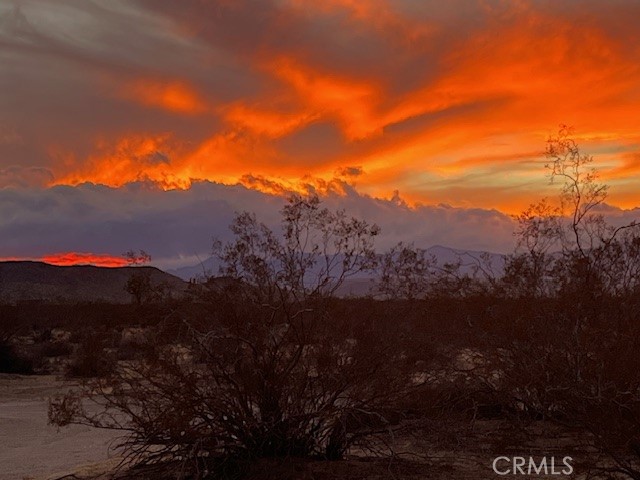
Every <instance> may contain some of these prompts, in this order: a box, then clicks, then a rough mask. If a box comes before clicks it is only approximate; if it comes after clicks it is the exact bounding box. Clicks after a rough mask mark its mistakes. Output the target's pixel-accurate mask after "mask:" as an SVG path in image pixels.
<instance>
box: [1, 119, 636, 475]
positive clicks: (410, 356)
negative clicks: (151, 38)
mask: <svg viewBox="0 0 640 480" xmlns="http://www.w3.org/2000/svg"><path fill="white" fill-rule="evenodd" d="M547 158H548V160H549V163H548V166H547V168H548V173H549V175H550V178H551V180H552V181H553V182H554V183H555V184H557V185H558V187H559V193H560V194H559V197H558V198H557V199H553V198H551V199H543V200H541V201H540V202H538V203H535V204H533V205H532V206H531V207H530V208H528V209H527V210H525V211H524V212H523V213H522V214H520V215H519V216H517V217H516V218H515V220H516V223H517V229H516V232H515V235H516V238H517V250H516V251H515V252H514V253H513V254H512V255H510V256H508V258H507V260H506V264H505V266H504V270H503V271H501V272H499V273H494V267H495V266H494V265H491V264H490V262H489V259H488V258H478V259H476V260H477V262H476V265H475V267H474V268H472V269H471V270H469V269H466V270H463V269H462V268H461V263H453V264H450V265H439V264H438V263H437V262H436V261H435V259H432V258H429V257H428V255H427V254H426V253H425V251H424V250H421V249H419V248H416V247H415V246H414V245H412V244H406V243H402V244H399V245H397V246H395V247H393V248H392V249H390V250H388V251H387V252H384V253H379V252H378V251H377V250H376V248H375V241H376V238H377V237H378V235H379V228H378V227H377V226H375V225H371V224H369V223H367V222H366V221H363V220H360V219H356V218H352V217H349V216H348V215H346V213H345V212H342V211H330V210H328V209H327V208H325V207H324V206H323V204H322V202H321V200H320V199H319V198H318V197H316V196H313V195H312V196H308V197H306V196H293V197H291V198H290V199H289V202H288V203H287V205H286V206H285V207H284V209H283V211H282V224H281V228H280V229H279V230H272V229H270V228H268V227H267V226H266V225H264V224H262V223H260V222H259V221H258V219H257V218H256V217H255V216H254V215H252V214H251V213H247V212H244V213H239V214H238V215H237V216H236V218H235V219H234V221H233V223H232V225H231V231H232V233H233V240H232V241H231V242H228V243H226V244H223V243H220V242H216V243H215V245H214V251H215V253H216V255H218V256H219V258H220V259H221V260H222V264H223V265H224V267H223V269H222V271H221V272H220V276H218V277H212V278H209V279H206V280H204V281H202V282H198V283H192V284H191V285H190V288H189V296H188V297H185V298H181V299H171V298H166V297H163V296H162V295H159V296H153V295H146V294H142V293H141V294H140V295H139V297H136V295H135V292H138V293H139V290H138V289H137V287H138V286H140V285H142V287H145V285H146V283H145V281H144V279H134V280H135V281H134V280H132V282H131V284H130V285H128V286H127V288H130V289H131V293H132V295H133V296H134V297H136V298H135V301H134V302H132V304H131V305H120V306H100V305H76V306H72V305H67V306H55V305H29V306H23V307H1V308H2V310H1V312H2V314H3V316H2V319H3V323H2V324H3V325H4V326H6V325H10V324H11V325H14V326H19V327H20V331H19V332H13V331H12V332H11V335H9V334H8V333H7V334H4V336H2V337H0V367H1V368H2V369H3V371H5V372H14V371H16V372H17V371H18V370H20V369H22V370H23V371H22V373H31V372H33V371H34V370H33V369H34V368H36V370H37V366H38V365H42V364H43V362H41V361H34V360H37V358H35V357H33V355H36V356H38V355H39V356H40V357H46V358H49V359H53V360H55V362H57V363H56V365H59V368H60V370H59V373H64V374H66V375H67V376H68V377H71V378H74V379H77V380H78V381H79V382H80V388H78V389H75V390H73V391H70V392H69V393H68V394H66V395H63V396H60V397H55V398H52V399H51V400H50V408H49V419H50V421H51V423H53V424H55V425H58V426H61V427H62V426H65V425H69V424H84V425H91V426H95V427H100V428H107V429H114V430H119V431H121V432H122V440H121V443H120V447H121V451H122V453H123V455H124V461H123V466H122V471H121V472H120V475H121V477H122V478H138V479H142V478H153V479H162V478H179V479H206V478H243V477H244V478H260V477H259V475H257V473H256V468H257V467H256V465H263V466H264V465H282V464H283V463H286V464H287V465H290V466H291V468H292V469H296V468H298V467H299V466H300V465H301V464H302V463H304V462H307V463H308V464H309V465H311V464H312V465H313V467H309V468H312V469H316V467H317V465H338V464H340V463H338V464H337V463H335V462H336V461H339V460H343V459H346V458H356V457H357V458H370V459H374V458H377V459H382V458H383V459H386V460H385V461H386V462H389V461H390V460H393V462H392V463H393V465H395V467H394V468H396V467H398V468H400V470H394V469H393V468H391V469H389V468H387V467H388V465H389V463H386V464H385V465H387V467H385V468H384V469H383V470H384V471H385V472H391V473H393V472H395V474H397V475H400V476H401V477H402V478H411V476H412V475H413V473H411V472H412V467H411V463H410V462H411V461H413V460H415V459H417V458H422V460H423V461H425V462H426V463H425V464H426V465H429V461H430V460H429V458H430V457H429V455H428V452H431V453H433V452H434V451H437V450H438V449H439V448H440V449H445V448H446V449H454V450H455V449H456V448H458V449H461V450H460V454H461V455H463V456H464V455H465V454H467V455H468V454H469V452H470V451H472V450H473V449H474V448H478V449H479V448H480V447H479V446H478V445H474V444H469V443H468V441H467V440H465V439H467V438H469V435H470V432H473V431H474V429H476V428H477V425H478V424H479V422H485V423H487V424H490V425H493V426H495V429H494V430H493V431H492V439H491V442H493V443H492V445H494V447H495V449H496V450H495V451H496V452H497V453H504V452H505V451H509V449H511V451H514V449H517V448H518V447H519V446H521V445H524V444H527V442H531V441H533V440H535V436H536V435H539V434H540V431H541V430H544V431H548V432H553V435H556V433H557V432H558V431H562V432H568V433H567V435H569V434H570V435H569V437H568V438H569V440H567V441H566V445H565V447H564V448H565V450H564V451H563V453H566V454H572V455H575V456H576V458H578V460H579V466H580V469H581V470H582V471H583V472H584V473H585V474H586V473H588V474H589V475H591V476H592V477H593V478H598V477H599V478H611V476H612V475H613V476H618V477H620V478H632V479H638V478H640V423H639V422H640V421H639V420H638V419H640V368H639V367H640V365H639V364H638V357H637V353H636V352H637V351H638V349H639V347H640V344H639V343H640V331H638V329H639V328H640V327H639V325H640V296H639V293H640V283H639V282H640V277H639V274H640V230H639V228H640V227H638V226H637V225H636V224H635V223H630V224H626V225H615V226H614V225H609V224H608V223H607V222H606V220H605V218H604V216H603V214H602V212H603V211H604V206H605V200H606V195H607V187H606V186H605V185H603V184H601V183H599V180H598V176H597V173H596V172H595V170H593V169H592V159H591V157H590V156H588V155H585V154H583V153H582V152H581V151H580V149H579V147H578V145H577V144H576V142H575V141H574V140H573V139H572V137H571V134H570V131H569V130H568V129H566V128H562V129H561V130H560V132H559V133H558V135H557V136H554V137H553V138H551V139H550V140H549V143H548V148H547ZM358 275H369V276H372V277H373V276H374V277H376V278H377V282H376V283H375V285H374V286H373V288H372V291H371V295H369V296H368V297H366V298H339V297H337V296H336V292H337V291H338V289H339V288H340V286H341V285H343V283H344V282H345V281H346V280H347V279H349V278H352V277H356V276H358ZM134 287H135V288H134ZM145 288H146V287H145ZM145 288H143V289H142V290H140V291H143V290H144V291H146V290H145ZM8 319H11V320H10V321H8ZM34 319H38V320H37V321H34ZM65 332H66V333H65ZM20 339H23V340H24V339H31V343H29V342H27V341H22V342H21V341H20ZM30 352H31V355H32V358H30V357H29V355H30ZM21 362H26V363H21ZM49 363H50V364H51V363H52V362H49ZM34 365H35V366H36V367H34ZM49 368H51V367H49ZM535 432H537V433H535ZM465 442H467V443H465ZM487 442H488V440H487ZM540 449H541V451H542V452H544V445H543V446H540ZM485 453H486V452H485ZM490 456H491V455H489V457H490ZM328 461H329V462H332V463H330V464H329V463H326V462H328ZM323 462H324V463H323ZM402 462H405V463H402ZM406 462H408V463H406ZM371 465H373V464H371ZM423 465H424V464H423ZM294 466H295V468H294ZM274 468H275V467H274ZM318 468H319V467H318ZM326 468H328V469H330V468H334V467H326ZM335 468H338V467H335ZM372 468H373V467H372ZM402 468H404V469H405V470H402ZM421 468H422V467H421ZM313 471H314V472H315V471H316V470H313ZM327 471H328V470H327ZM362 471H364V470H362ZM367 472H368V473H367V475H369V474H371V475H373V473H372V472H369V471H367ZM391 473H389V474H391ZM414 473H415V472H414ZM420 474H422V475H424V474H425V472H424V469H422V470H421V471H420ZM287 475H289V477H287ZM314 475H315V474H314ZM344 475H345V478H349V477H348V475H349V474H347V473H344ZM282 476H283V478H285V477H287V478H298V477H296V476H295V475H294V474H292V473H290V474H286V475H284V474H283V475H282ZM265 478H266V477H265ZM314 478H316V477H314ZM317 478H324V477H322V475H321V474H319V475H317ZM326 478H330V475H329V476H327V477H326Z"/></svg>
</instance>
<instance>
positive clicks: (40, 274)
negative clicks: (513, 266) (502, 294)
mask: <svg viewBox="0 0 640 480" xmlns="http://www.w3.org/2000/svg"><path fill="white" fill-rule="evenodd" d="M427 254H428V255H431V256H432V257H433V258H434V259H435V261H436V263H437V265H439V266H444V265H445V264H447V263H457V262H460V264H461V272H462V273H471V272H472V271H473V268H474V266H476V265H478V264H479V263H480V262H482V264H483V266H484V267H488V268H489V269H491V270H492V271H493V274H494V275H498V276H499V275H501V274H502V272H503V270H504V263H505V256H504V255H500V254H495V253H485V252H476V251H466V250H455V249H452V248H447V247H443V246H439V245H437V246H434V247H431V248H429V249H427ZM219 267H220V262H219V260H217V259H216V258H214V257H211V258H208V259H206V260H205V261H203V262H202V263H201V264H200V265H193V266H190V267H183V268H179V269H176V270H169V271H167V272H164V271H162V270H159V269H157V268H155V267H148V266H137V267H118V268H106V267H95V266H89V265H77V266H69V267H62V266H55V265H49V264H47V263H43V262H32V261H9V262H0V303H5V304H6V303H10V304H15V303H20V302H29V301H45V302H99V301H104V302H108V303H129V302H131V301H132V296H131V294H129V293H128V292H127V291H125V285H126V283H127V281H128V280H129V278H130V277H131V275H132V274H134V273H138V274H139V273H144V274H146V275H149V279H150V282H151V285H153V286H157V285H159V284H161V283H164V284H166V285H167V286H168V289H169V290H170V291H171V293H172V294H173V295H174V296H179V295H180V294H181V293H182V292H184V290H185V289H186V287H187V281H189V280H191V279H202V278H204V277H211V276H218V275H219ZM374 279H375V276H374V275H371V274H360V275H357V276H354V277H350V278H349V279H347V280H346V281H345V282H344V284H343V285H342V286H341V287H340V289H339V290H338V291H337V292H336V293H337V294H338V295H339V296H361V295H365V294H367V293H370V291H371V287H372V286H373V282H374Z"/></svg>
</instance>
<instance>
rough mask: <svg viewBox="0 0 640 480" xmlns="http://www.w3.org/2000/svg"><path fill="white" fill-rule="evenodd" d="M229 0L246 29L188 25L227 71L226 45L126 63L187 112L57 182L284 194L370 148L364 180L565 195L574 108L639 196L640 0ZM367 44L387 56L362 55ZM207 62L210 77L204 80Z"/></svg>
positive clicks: (150, 104) (72, 162) (476, 201)
mask: <svg viewBox="0 0 640 480" xmlns="http://www.w3.org/2000/svg"><path fill="white" fill-rule="evenodd" d="M231 3H233V5H231V4H229V8H228V9H227V10H225V9H224V8H222V9H221V12H222V13H221V15H222V14H224V15H228V16H226V17H225V19H227V20H228V21H229V22H231V23H232V22H234V21H238V22H240V24H239V25H238V28H239V27H240V26H244V27H245V30H242V29H240V30H236V29H235V27H236V25H235V24H230V25H226V24H225V25H221V24H217V26H219V27H221V28H216V29H211V30H207V29H204V30H206V31H205V32H203V33H202V36H198V32H199V30H198V28H193V29H184V30H180V31H181V32H183V31H188V32H190V34H191V35H193V36H194V38H195V39H196V40H197V41H198V42H201V43H199V44H198V46H199V48H201V49H206V48H209V49H210V50H209V52H208V53H209V54H210V56H209V57H207V58H209V59H210V60H211V59H214V60H215V61H217V60H218V59H220V58H222V57H224V58H225V59H227V57H230V58H232V59H233V61H229V62H228V64H229V65H233V68H228V69H227V70H225V71H224V72H223V73H222V74H220V78H222V79H223V80H224V79H225V78H227V76H228V77H229V78H231V79H232V81H230V82H229V83H230V84H228V85H226V84H225V88H222V89H220V90H218V87H219V85H220V84H222V83H224V82H223V81H222V80H220V78H214V77H215V76H216V74H217V73H218V68H219V67H218V64H217V63H215V61H214V60H212V64H215V65H216V67H215V68H213V69H211V68H210V65H208V64H206V62H205V63H202V64H201V63H198V64H197V65H191V66H192V67H193V68H192V70H190V71H189V70H188V69H173V70H172V73H171V74H166V73H165V74H164V75H160V74H158V77H157V78H156V77H155V76H154V75H153V74H141V75H140V77H141V78H140V79H138V80H136V81H134V82H131V81H129V80H123V82H122V86H121V87H117V88H118V89H119V90H118V91H119V92H120V94H121V95H124V96H125V97H126V98H129V99H132V100H133V101H134V102H135V104H136V105H135V106H136V108H138V107H139V105H142V106H143V107H144V108H153V109H157V108H160V109H162V110H164V111H165V112H167V113H169V114H175V115H174V117H175V120H174V121H175V122H176V123H175V124H174V125H175V126H176V128H175V130H171V128H169V127H167V126H166V125H171V123H170V120H167V118H165V115H163V116H162V122H159V126H155V128H151V127H150V128H142V127H140V128H139V129H135V128H134V129H133V130H132V131H127V132H125V133H123V132H122V131H119V132H116V133H114V132H111V133H110V134H109V133H106V132H105V133H104V134H100V135H98V136H99V137H100V138H101V140H100V141H97V142H95V145H94V151H93V152H92V153H90V154H88V155H86V156H85V157H79V156H78V155H77V154H74V153H73V148H72V147H71V148H69V149H67V153H65V154H64V155H58V157H59V159H60V162H59V163H60V165H58V167H57V168H56V169H55V171H54V172H53V173H54V175H55V180H54V182H53V183H55V184H72V185H75V184H78V183H82V182H86V181H90V182H95V183H104V184H107V185H110V186H121V185H123V184H125V183H127V182H131V181H141V180H142V181H146V180H150V181H153V182H156V183H158V184H160V185H162V186H163V187H164V188H188V187H189V186H190V185H191V182H192V179H208V180H212V181H217V182H221V183H227V184H235V183H241V184H243V185H245V186H248V187H250V188H255V189H258V190H262V191H265V192H271V193H274V192H275V193H277V192H286V191H291V190H296V191H301V190H304V189H305V188H307V187H308V186H309V185H312V186H314V188H318V189H319V190H322V188H323V185H325V186H326V185H333V183H332V182H333V181H334V177H335V176H336V172H338V171H341V169H342V168H344V167H345V166H349V165H358V166H359V167H360V171H361V172H362V173H361V174H359V175H358V176H357V188H358V191H360V192H362V193H366V194H370V195H374V196H379V197H384V198H388V197H389V196H390V195H391V194H392V192H393V191H396V190H400V192H401V193H402V195H403V198H406V199H408V200H409V201H412V202H414V203H418V202H423V203H441V202H442V203H449V204H451V205H464V206H480V207H485V208H500V209H502V210H505V211H508V212H515V211H518V210H519V209H521V208H524V207H525V206H526V205H527V204H528V203H529V202H531V201H534V200H536V199H537V197H538V196H539V195H540V194H553V192H554V189H553V187H549V185H548V183H547V178H546V177H545V170H544V167H543V165H544V163H545V160H544V156H543V151H544V146H545V140H546V138H547V137H548V135H549V134H551V133H553V132H554V130H555V129H556V126H557V125H558V124H560V123H568V124H571V125H574V126H575V127H576V131H577V132H578V133H579V137H578V141H579V142H580V145H581V147H582V148H583V150H584V151H586V152H590V153H593V154H594V155H595V157H596V159H597V161H598V162H597V164H596V165H597V166H598V167H600V168H601V169H602V173H603V175H602V178H603V180H606V181H611V182H612V187H615V188H620V189H621V193H620V195H618V196H616V195H614V194H613V192H614V188H612V195H611V197H610V198H611V199H612V200H615V201H617V202H620V203H619V204H620V205H622V204H623V203H624V205H633V204H634V202H635V203H639V202H640V197H637V196H636V197H634V195H633V194H632V193H631V192H632V191H633V189H634V188H635V189H636V190H637V189H638V188H639V187H640V181H639V180H638V179H637V173H638V171H639V168H638V166H637V165H638V162H637V161H636V160H637V159H636V157H635V156H631V152H635V151H637V150H638V148H637V145H638V144H640V134H638V133H637V125H636V123H637V122H636V121H635V119H636V117H637V115H636V112H637V111H640V94H638V91H639V90H638V85H640V48H638V47H637V45H638V44H639V43H638V42H633V41H629V40H630V39H636V37H637V34H636V33H634V32H635V30H633V29H632V28H631V27H632V25H631V23H629V22H628V20H627V21H626V22H627V23H625V19H628V18H632V17H633V14H634V13H637V14H640V9H638V8H637V7H633V5H629V6H625V5H622V4H615V5H612V6H611V8H609V7H607V8H606V15H605V16H604V17H602V15H601V14H603V12H604V11H605V9H604V6H603V5H604V3H603V4H602V5H600V6H598V5H597V3H598V2H590V4H589V6H585V7H584V8H583V9H580V11H577V9H576V11H571V9H570V8H567V7H565V6H562V5H560V4H561V3H562V2H558V4H557V5H556V4H555V3H553V2H552V4H545V6H541V4H539V3H536V2H530V1H518V2H482V1H481V2H462V1H461V2H451V3H450V4H448V3H447V2H445V4H446V5H440V6H438V5H436V4H437V2H425V3H424V5H427V6H428V7H429V8H426V7H421V6H420V5H419V4H421V2H418V4H416V3H415V2H402V1H398V2H395V1H393V2H392V1H390V0H373V1H371V2H361V1H356V0H329V1H327V2H312V1H309V0H284V1H282V2H275V4H274V5H272V7H273V8H274V11H273V12H271V13H273V15H267V14H265V16H264V18H262V17H261V21H260V22H256V21H254V20H255V18H254V17H253V15H256V13H255V12H253V10H252V9H251V8H249V7H248V6H247V5H245V4H243V3H242V2H241V1H240V0H239V2H237V3H236V2H231ZM592 3H593V4H592ZM594 5H595V7H594ZM243 7H244V8H243ZM225 12H226V13H225ZM470 12H472V13H473V14H474V15H477V16H478V18H477V19H476V18H475V17H473V18H472V15H471V13H470ZM243 15H245V16H247V17H250V18H249V20H247V19H244V20H245V23H242V22H241V21H242V20H243V18H244V17H243ZM470 18H472V20H473V21H472V20H470ZM576 18H579V21H576ZM227 20H225V21H227ZM476 20H477V21H476ZM212 21H214V20H212ZM263 23H264V24H265V25H263ZM222 27H225V28H222ZM226 27H229V28H228V29H227V28H226ZM329 27H331V28H329ZM338 27H339V28H338ZM196 40H194V42H195V41H196ZM252 42H258V44H256V45H254V44H253V43H252ZM248 44H250V45H251V48H247V45H248ZM369 44H370V45H372V46H373V47H372V48H377V49H378V50H379V52H378V50H376V53H378V54H379V55H378V56H377V57H376V56H375V55H371V56H368V55H366V54H364V53H366V52H368V50H366V48H364V47H366V46H368V45H369ZM254 47H255V48H254ZM198 51H199V52H201V51H203V50H198ZM363 52H364V53H363ZM185 54H186V52H185ZM198 59H199V60H201V57H200V56H198ZM224 65H227V63H224ZM207 68H210V70H208V71H207V74H210V75H211V76H212V80H214V79H215V80H216V81H212V82H211V84H210V85H208V86H207V84H206V83H205V82H203V81H202V76H201V75H202V73H201V71H202V70H206V69H207ZM236 69H237V71H236ZM240 71H241V72H242V73H241V74H240V73H238V72H240ZM175 72H180V73H175ZM194 72H196V73H194ZM167 78H170V80H167ZM243 82H244V83H243ZM194 85H200V86H201V87H200V88H199V89H197V88H195V87H194ZM207 89H208V90H207ZM210 98H216V99H217V101H216V104H215V105H213V104H211V102H210V100H208V99H210ZM223 99H224V100H223ZM205 113H206V115H201V116H199V115H200V114H205ZM185 115H191V116H192V117H191V118H189V119H188V121H189V122H190V123H189V126H190V125H191V124H192V123H193V125H195V126H197V129H196V130H197V131H198V132H197V134H194V135H193V138H192V137H190V138H189V139H188V140H187V139H184V138H181V137H180V133H178V130H180V128H183V127H184V122H185ZM167 117H168V118H173V117H172V116H171V115H168V116H167ZM165 122H166V123H165ZM168 132H171V133H168ZM52 170H54V169H52ZM338 190H339V189H338ZM634 198H635V199H636V200H633V199H634Z"/></svg>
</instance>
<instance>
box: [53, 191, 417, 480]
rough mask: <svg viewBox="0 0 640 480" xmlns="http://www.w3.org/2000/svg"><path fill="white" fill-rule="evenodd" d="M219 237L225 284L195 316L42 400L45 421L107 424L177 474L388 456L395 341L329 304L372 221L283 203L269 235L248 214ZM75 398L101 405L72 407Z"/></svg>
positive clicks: (362, 257) (409, 384)
mask: <svg viewBox="0 0 640 480" xmlns="http://www.w3.org/2000/svg"><path fill="white" fill-rule="evenodd" d="M232 231H233V233H234V234H235V236H236V240H235V241H234V242H231V243H229V244H227V245H221V246H220V249H219V250H218V252H220V255H221V256H222V258H223V260H224V263H225V265H226V267H225V269H224V273H225V274H226V275H227V277H228V278H231V279H232V281H229V282H223V283H224V285H222V286H221V285H220V284H217V283H216V282H210V283H208V284H206V285H201V286H200V288H199V292H198V293H197V295H198V297H199V300H198V302H200V303H201V304H204V305H209V306H210V308H206V309H205V311H206V315H207V318H206V321H203V320H200V321H188V320H186V319H185V320H184V321H183V322H182V328H181V329H179V328H176V327H177V323H176V321H175V317H174V320H173V321H172V322H167V323H166V326H167V328H169V329H170V330H171V331H172V332H173V333H172V337H173V341H172V343H171V344H166V343H165V342H162V341H155V340H154V338H153V337H148V338H147V339H146V341H145V342H144V348H143V353H142V356H141V358H140V359H139V360H134V361H129V362H120V363H119V364H118V365H116V366H115V368H114V370H113V372H111V374H109V375H107V376H105V377H103V378H96V379H93V380H90V381H88V382H87V384H86V386H85V388H84V389H83V390H82V391H79V392H77V393H75V394H69V395H67V396H64V397H60V398H57V399H53V400H52V401H51V409H50V420H51V421H52V422H53V423H56V424H58V425H65V424H69V423H81V424H88V425H93V426H98V427H103V428H112V429H120V430H122V431H124V432H126V433H127V436H126V438H125V439H124V440H123V443H122V447H123V448H124V452H125V455H128V456H129V458H130V459H131V460H133V461H134V463H136V464H138V465H145V466H146V467H148V468H154V467H155V468H157V467H158V466H159V465H160V466H161V467H160V468H164V469H165V473H167V472H169V470H167V468H168V467H167V465H171V464H175V463H176V462H177V463H178V464H179V468H180V469H181V470H180V471H179V472H169V473H170V474H171V475H174V476H177V477H179V478H206V477H209V476H213V475H214V474H215V472H217V473H219V472H220V470H219V469H218V468H217V465H219V462H220V461H221V460H222V459H224V460H225V461H231V460H233V461H238V459H244V460H245V461H253V460H255V459H260V458H267V457H275V458H286V457H316V458H323V459H331V460H335V459H340V458H342V457H343V456H344V455H345V453H347V452H348V451H349V449H350V448H351V447H352V446H354V445H358V446H359V447H360V448H365V449H369V450H371V451H374V452H379V451H382V450H385V449H386V450H387V451H389V447H390V438H391V435H390V433H391V432H392V431H393V430H394V429H395V428H397V427H399V419H400V418H401V415H402V412H401V411H399V408H398V405H399V404H400V400H401V399H402V398H403V397H404V396H405V395H406V393H407V392H408V391H410V390H412V389H415V388H418V386H417V385H416V382H415V381H413V379H412V375H411V374H412V366H411V365H410V364H408V363H407V356H406V355H404V353H403V351H404V349H405V348H404V344H403V342H404V341H405V336H403V335H393V334H392V332H393V330H394V326H393V324H392V323H391V322H390V319H389V318H386V317H385V318H384V322H383V321H380V320H382V319H383V318H382V316H381V314H380V311H379V310H380V309H376V308H372V309H371V310H370V311H368V312H367V314H368V315H367V314H365V315H362V317H363V320H362V321H360V322H354V321H353V319H352V318H349V317H348V316H345V315H342V314H341V308H342V307H341V302H338V301H336V300H335V299H334V298H333V293H334V292H335V291H336V289H337V288H338V287H339V286H340V284H341V283H342V281H343V280H344V279H345V278H347V277H348V276H350V275H353V274H354V273H357V272H360V271H363V270H366V269H368V268H371V267H372V266H373V265H374V263H375V256H374V254H373V250H372V240H373V237H375V235H376V234H377V231H378V229H377V227H375V226H373V227H372V226H369V225H368V224H366V223H365V222H362V221H359V220H356V219H351V218H348V217H346V216H345V214H344V213H343V212H336V213H333V212H330V211H328V210H326V209H323V208H321V206H320V202H319V200H318V199H317V197H312V198H309V199H306V198H302V197H294V198H292V199H291V202H290V203H289V205H287V207H285V209H284V210H283V229H282V235H281V236H280V235H278V234H276V233H275V232H273V231H271V230H270V229H268V228H267V227H266V226H264V225H261V224H259V223H257V221H256V220H255V218H254V217H253V216H251V215H249V214H240V215H238V217H237V218H236V220H235V222H234V224H233V225H232ZM367 316H368V317H370V318H369V319H368V320H366V317H367ZM161 330H162V329H160V331H158V332H157V337H158V338H166V337H167V335H166V333H163V332H162V331H161ZM97 350H98V349H97V348H93V349H91V351H92V352H95V351H97ZM96 393H97V395H98V396H97V397H96V396H95V394H96ZM87 398H93V399H95V400H96V402H97V403H98V405H99V406H100V407H101V408H99V410H98V411H97V412H95V411H87V410H85V409H84V407H83V405H84V403H83V399H87ZM180 472H182V473H180Z"/></svg>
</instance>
